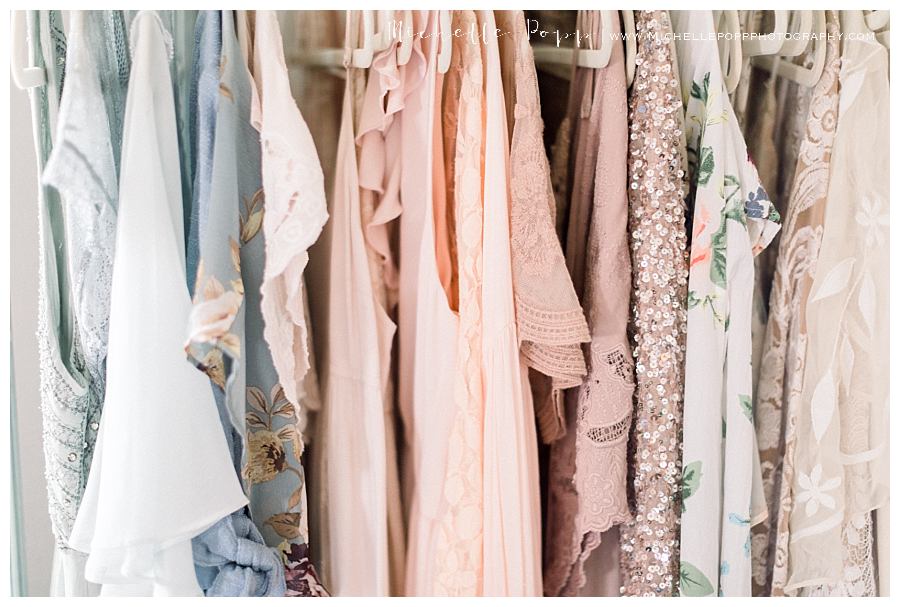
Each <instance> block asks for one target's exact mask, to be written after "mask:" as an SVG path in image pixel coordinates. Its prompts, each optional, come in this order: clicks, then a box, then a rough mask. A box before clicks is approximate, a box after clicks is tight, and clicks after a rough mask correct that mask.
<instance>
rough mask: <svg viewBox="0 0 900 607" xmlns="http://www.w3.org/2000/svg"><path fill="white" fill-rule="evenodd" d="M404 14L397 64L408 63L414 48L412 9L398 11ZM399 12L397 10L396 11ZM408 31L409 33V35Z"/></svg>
mask: <svg viewBox="0 0 900 607" xmlns="http://www.w3.org/2000/svg"><path fill="white" fill-rule="evenodd" d="M398 12H400V14H401V15H402V17H401V18H402V21H400V47H399V48H398V49H397V65H406V64H407V63H409V58H410V57H412V49H413V36H414V33H413V31H412V29H413V20H412V11H410V10H405V11H398ZM394 14H395V15H396V14H397V13H396V12H395V13H394ZM407 31H408V33H409V35H407Z"/></svg>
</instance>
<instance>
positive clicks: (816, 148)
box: [751, 14, 840, 596]
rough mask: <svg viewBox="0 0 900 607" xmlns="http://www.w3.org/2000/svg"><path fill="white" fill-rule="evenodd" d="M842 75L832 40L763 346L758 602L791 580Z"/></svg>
mask: <svg viewBox="0 0 900 607" xmlns="http://www.w3.org/2000/svg"><path fill="white" fill-rule="evenodd" d="M826 28H827V30H828V31H831V32H835V33H836V32H837V18H836V16H835V15H833V14H829V15H828V21H827V25H826ZM839 71H840V50H839V43H838V40H837V39H832V40H828V41H827V48H826V59H825V66H824V68H823V70H822V76H821V77H820V78H819V82H818V83H817V84H816V86H815V87H814V88H813V91H812V98H811V101H810V113H809V116H808V117H807V124H806V135H805V137H804V140H803V143H802V145H801V147H800V156H799V158H798V159H797V164H798V167H797V169H796V170H795V171H794V175H795V182H794V185H793V187H792V191H791V195H790V198H789V200H788V205H787V208H786V213H785V217H784V228H783V230H782V234H781V238H780V239H779V247H778V248H779V251H778V257H777V261H776V265H775V275H774V278H773V282H772V288H771V295H770V298H769V315H768V322H767V324H766V332H765V339H764V342H763V352H764V353H765V355H764V356H763V357H762V361H761V368H760V371H759V379H758V381H757V384H756V389H757V390H756V403H755V405H756V416H755V420H754V421H755V424H756V441H757V444H758V447H759V453H760V469H761V471H762V480H763V492H764V498H765V501H766V504H768V507H769V516H768V519H767V520H766V521H763V522H762V523H760V524H759V525H757V526H756V527H754V528H753V530H752V533H753V536H752V546H751V551H752V557H753V594H754V596H781V595H783V594H784V586H785V582H786V581H787V565H788V540H789V537H790V533H789V525H788V522H789V518H790V512H791V510H792V509H793V497H792V495H791V483H792V480H793V478H794V465H793V461H794V448H795V445H796V427H795V426H796V415H797V413H796V410H797V407H798V405H799V397H800V391H801V390H802V387H803V369H804V367H805V364H806V343H807V342H808V339H809V337H808V325H807V323H806V318H805V316H806V301H807V300H808V299H809V287H810V285H811V283H812V280H813V277H814V275H815V269H816V262H817V259H818V255H819V248H820V245H821V241H822V220H823V219H824V215H825V196H826V194H827V190H828V174H829V168H830V163H831V151H832V146H833V144H834V132H835V128H836V126H837V120H836V117H837V110H838V97H839V96H838V73H839Z"/></svg>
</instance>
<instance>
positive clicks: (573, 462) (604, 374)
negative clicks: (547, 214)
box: [545, 45, 634, 595]
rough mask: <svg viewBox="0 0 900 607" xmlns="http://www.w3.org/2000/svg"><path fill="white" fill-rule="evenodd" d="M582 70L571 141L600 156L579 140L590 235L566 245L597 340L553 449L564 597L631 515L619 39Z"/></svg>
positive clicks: (576, 155) (557, 562)
mask: <svg viewBox="0 0 900 607" xmlns="http://www.w3.org/2000/svg"><path fill="white" fill-rule="evenodd" d="M576 77H577V78H584V79H587V81H588V82H589V83H590V84H589V85H588V86H587V87H585V95H586V96H587V100H586V104H587V105H582V107H587V106H589V110H588V111H587V112H585V113H581V116H580V118H579V119H580V120H581V122H582V124H581V125H580V126H579V128H578V131H579V133H580V135H581V136H579V137H577V138H576V139H575V140H576V142H579V141H580V142H583V143H582V145H591V146H596V148H597V151H598V153H597V154H596V156H594V157H592V158H591V159H589V160H586V158H587V155H586V154H584V153H583V152H584V151H583V150H582V149H581V146H580V145H578V144H577V143H576V147H575V148H574V149H573V150H572V153H573V159H574V161H575V177H576V179H577V182H576V183H575V184H574V185H575V187H574V188H573V190H572V192H573V196H574V195H577V196H579V197H580V198H579V200H573V201H572V208H573V209H576V210H579V211H586V212H574V213H571V214H570V217H569V221H570V225H569V226H568V227H569V234H575V233H582V234H584V235H585V237H586V240H585V242H586V246H585V248H584V249H583V250H579V249H575V248H573V249H571V250H567V256H569V257H571V261H572V262H573V263H572V264H571V266H572V267H575V268H578V267H581V268H584V270H585V273H584V294H583V299H582V305H583V306H584V311H585V314H586V316H587V322H588V325H589V326H590V334H591V343H590V345H589V346H587V347H586V348H585V353H586V356H585V358H586V359H587V377H586V379H585V380H584V382H583V383H581V384H580V385H579V387H578V389H577V390H576V391H572V392H570V393H569V394H568V395H567V401H566V421H567V424H568V429H567V435H566V436H565V437H564V438H563V440H562V441H560V442H559V443H555V444H554V445H553V452H552V454H551V463H550V475H551V481H550V482H551V488H550V491H551V495H552V496H553V497H554V500H553V502H552V503H551V508H552V510H553V511H552V512H551V514H550V517H551V520H552V522H553V525H552V526H551V528H550V529H551V531H550V532H549V533H548V536H549V538H548V543H547V569H546V571H545V592H546V593H547V594H561V595H573V594H576V593H577V592H578V590H579V589H580V588H581V587H582V586H583V585H584V584H585V581H586V575H585V570H584V563H585V560H586V559H587V558H588V556H590V554H591V552H592V551H593V550H594V549H595V548H596V547H597V546H599V544H600V540H601V533H602V532H604V531H606V530H608V529H609V528H610V527H612V526H613V525H617V524H619V523H622V522H624V521H626V520H628V519H629V512H628V503H627V499H626V480H627V458H626V456H627V453H626V448H627V441H628V432H629V428H630V424H631V411H632V393H633V390H634V368H633V363H632V358H631V351H630V348H629V345H628V339H627V335H626V328H627V324H628V317H629V301H630V285H629V284H628V283H627V282H624V283H623V282H622V281H620V280H618V279H617V278H616V277H620V276H623V275H629V274H630V273H631V259H630V256H629V252H628V232H627V223H628V199H627V195H626V183H627V170H626V153H627V149H628V126H627V121H626V114H627V112H626V88H625V69H624V58H623V51H622V47H621V45H616V46H615V47H614V48H613V51H612V56H611V58H610V62H609V65H608V66H607V67H606V68H604V69H602V70H596V71H593V73H591V72H588V71H587V70H579V73H577V74H576ZM574 90H578V87H577V86H576V87H574ZM591 163H593V166H591ZM586 164H587V166H585V165H586ZM582 218H584V219H582ZM572 222H579V223H580V222H584V224H581V225H574V224H573V223H572ZM570 242H572V241H571V240H570ZM576 258H580V259H576ZM570 435H574V436H570Z"/></svg>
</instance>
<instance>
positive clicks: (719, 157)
mask: <svg viewBox="0 0 900 607" xmlns="http://www.w3.org/2000/svg"><path fill="white" fill-rule="evenodd" d="M673 30H674V31H677V32H704V33H705V32H711V31H715V27H714V23H713V17H712V12H711V11H675V12H673ZM676 44H677V52H678V63H679V72H680V74H681V77H682V95H683V98H684V101H685V135H686V139H687V148H688V160H689V169H690V171H689V174H690V185H691V193H690V195H689V197H688V207H689V208H691V209H692V211H693V219H692V221H693V226H692V241H691V247H690V251H691V256H690V275H689V279H688V301H687V307H688V313H687V317H688V318H687V322H688V331H687V335H688V337H687V352H686V357H685V358H686V366H685V399H684V457H683V462H684V469H683V479H682V499H683V503H682V508H683V513H682V526H681V568H680V592H681V594H682V595H683V596H705V595H715V594H719V595H723V596H750V526H751V524H753V523H755V522H757V521H758V520H760V519H761V518H764V517H765V512H766V510H765V507H764V505H763V506H761V507H755V508H754V507H751V488H752V486H753V484H754V482H761V481H758V480H757V481H755V480H754V479H759V464H758V461H759V458H758V453H757V450H756V443H755V432H754V427H753V406H752V400H751V398H752V390H751V385H752V377H751V364H750V359H751V338H750V321H751V312H752V310H751V305H752V300H753V297H752V295H753V280H754V268H753V257H754V255H756V254H758V253H759V252H760V251H762V250H763V249H764V248H765V247H766V245H767V244H768V243H769V241H771V239H772V237H773V236H774V235H775V234H776V233H777V232H778V229H779V223H778V222H779V220H780V218H779V217H778V213H777V212H776V211H775V209H774V206H773V205H772V203H771V201H770V200H769V199H768V196H767V194H766V192H765V189H764V188H763V187H762V185H761V183H760V180H759V176H758V175H757V172H756V168H755V167H754V166H753V164H752V163H751V162H750V160H749V158H748V156H747V149H746V145H745V143H744V140H743V135H742V134H741V131H740V127H739V125H738V123H737V121H736V119H735V117H734V111H733V109H732V107H731V103H730V102H729V100H728V96H727V94H726V91H725V87H724V83H723V79H722V71H721V66H720V63H719V59H718V57H719V55H718V51H717V47H716V43H715V41H714V40H708V41H707V40H676ZM753 493H754V494H755V493H756V492H753Z"/></svg>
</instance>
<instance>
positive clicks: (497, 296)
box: [476, 11, 542, 596]
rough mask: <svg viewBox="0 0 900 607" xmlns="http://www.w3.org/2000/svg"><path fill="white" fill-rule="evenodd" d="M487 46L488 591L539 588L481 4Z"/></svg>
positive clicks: (499, 155)
mask: <svg viewBox="0 0 900 607" xmlns="http://www.w3.org/2000/svg"><path fill="white" fill-rule="evenodd" d="M476 16H477V17H478V25H479V28H478V29H479V30H480V31H483V32H487V33H488V35H486V36H485V39H484V40H483V43H484V46H483V51H484V114H485V117H484V168H483V178H484V182H483V183H484V185H483V192H484V236H483V272H484V284H483V290H482V313H483V315H484V328H483V334H482V335H483V339H482V364H483V365H484V376H483V381H484V395H485V416H484V479H483V481H484V500H485V501H484V595H485V596H540V595H541V593H542V584H541V532H540V524H541V521H540V515H541V509H540V490H539V481H538V461H537V435H536V430H535V425H534V406H533V403H532V399H531V388H530V386H529V384H528V367H527V363H526V362H525V360H524V359H523V358H521V356H520V354H519V339H518V333H517V331H516V312H515V299H514V295H513V271H512V259H511V254H510V227H509V226H510V224H509V206H510V190H509V144H508V133H509V131H508V129H507V125H506V111H505V101H504V97H503V83H502V75H501V72H500V53H499V44H498V40H497V37H496V36H495V35H493V32H494V31H495V30H496V23H495V21H494V15H493V12H492V11H478V12H477V13H476Z"/></svg>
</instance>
